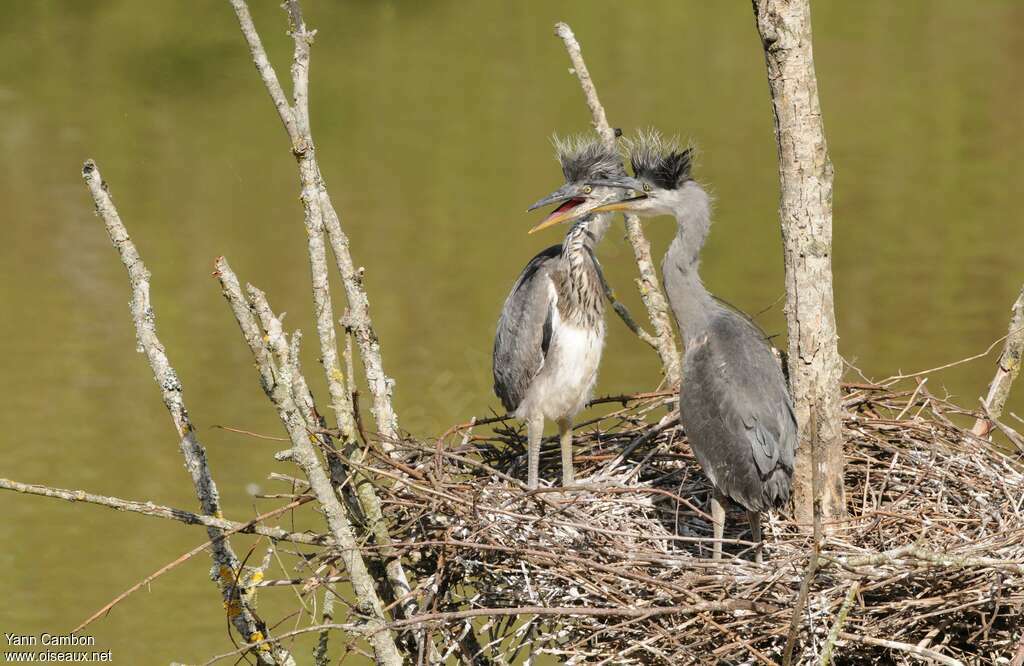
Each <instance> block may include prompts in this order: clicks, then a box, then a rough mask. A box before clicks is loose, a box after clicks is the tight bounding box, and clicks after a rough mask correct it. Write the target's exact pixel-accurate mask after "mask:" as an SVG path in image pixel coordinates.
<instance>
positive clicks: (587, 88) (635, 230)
mask: <svg viewBox="0 0 1024 666" xmlns="http://www.w3.org/2000/svg"><path fill="white" fill-rule="evenodd" d="M555 34H556V35H558V36H559V37H560V38H561V39H562V41H563V42H564V43H565V49H566V51H568V52H569V60H570V61H572V67H573V71H574V72H575V73H576V77H577V78H578V79H579V82H580V86H581V87H582V88H583V94H584V96H585V97H586V99H587V107H589V109H590V115H591V117H592V119H593V123H594V129H596V130H597V133H598V134H599V135H600V136H601V139H602V140H603V141H604V143H605V145H607V146H608V147H609V148H611V149H614V148H615V130H613V129H612V128H611V126H610V125H609V124H608V117H607V116H606V115H605V112H604V107H603V106H602V105H601V101H600V99H598V96H597V89H596V88H595V87H594V82H593V80H592V79H591V78H590V72H589V71H588V70H587V65H586V63H585V62H584V61H583V53H582V51H581V50H580V44H579V42H578V41H576V36H575V35H574V34H573V32H572V28H570V27H569V26H568V24H566V23H557V24H555ZM626 238H627V239H629V244H630V245H631V246H632V247H633V257H634V258H635V259H636V265H637V268H638V269H639V270H640V277H639V278H638V279H637V287H638V288H639V289H640V298H641V299H642V300H643V302H644V306H646V308H647V315H648V317H650V320H651V325H652V326H653V327H654V334H653V336H651V335H650V334H646V333H645V332H644V334H643V335H641V332H637V335H638V336H639V337H640V339H641V340H643V341H644V342H647V343H648V344H651V345H652V346H653V347H654V348H655V350H656V351H657V352H658V356H659V357H660V358H661V365H662V368H663V369H664V371H665V380H666V382H667V383H668V385H669V386H676V385H678V384H679V379H680V377H679V348H678V347H677V346H676V338H675V333H674V332H673V331H672V319H671V317H669V310H668V301H666V300H665V294H664V292H663V291H662V289H661V281H660V280H659V279H658V273H657V271H656V270H655V269H654V261H652V259H651V244H650V243H649V242H648V241H647V237H646V236H644V231H643V227H641V225H640V218H638V217H637V216H636V215H626ZM615 311H616V312H619V309H618V308H616V309H615ZM619 316H622V314H621V312H620V313H619ZM624 321H625V319H624ZM626 325H627V326H629V322H628V321H626ZM630 329H633V327H632V326H630Z"/></svg>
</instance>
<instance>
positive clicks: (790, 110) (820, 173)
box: [754, 0, 846, 523]
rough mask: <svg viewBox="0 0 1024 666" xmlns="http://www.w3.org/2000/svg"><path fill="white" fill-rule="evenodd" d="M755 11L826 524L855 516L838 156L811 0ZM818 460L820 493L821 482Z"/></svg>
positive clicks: (798, 392) (803, 482)
mask: <svg viewBox="0 0 1024 666" xmlns="http://www.w3.org/2000/svg"><path fill="white" fill-rule="evenodd" d="M754 14H755V16H756V18H757V30H758V33H759V34H760V36H761V42H762V44H763V45H764V54H765V60H766V62H767V65H768V85H769V87H770V89H771V95H772V108H773V111H774V115H775V138H776V141H777V143H778V149H779V180H780V184H781V190H782V191H781V199H780V204H779V217H780V218H781V222H782V240H783V252H784V255H785V265H786V322H787V328H788V331H789V377H790V388H791V390H792V392H793V400H794V403H795V406H796V417H797V423H798V424H799V428H800V433H801V434H800V449H799V451H798V452H797V460H796V474H795V478H794V482H793V495H794V504H795V507H796V518H797V520H798V521H800V522H804V523H810V522H811V521H812V519H813V516H814V502H815V501H818V502H820V511H821V519H822V520H823V521H825V522H826V523H827V521H829V520H835V519H837V518H841V517H843V516H845V515H846V503H845V498H844V491H843V463H844V460H843V437H842V418H841V413H840V405H839V398H840V396H839V380H840V376H841V374H842V362H841V360H840V358H839V350H838V347H837V337H838V336H837V335H836V319H835V309H834V305H833V297H832V162H831V161H830V160H829V156H828V147H827V145H826V143H825V129H824V127H823V125H822V120H821V107H820V106H819V103H818V82H817V79H816V78H815V74H814V55H813V52H812V48H811V6H810V0H754ZM812 423H813V424H815V427H814V428H812V427H811V424H812ZM815 465H816V466H817V467H818V472H819V474H820V477H819V478H820V480H821V488H820V496H818V497H815V496H814V493H813V491H812V485H813V484H812V477H813V468H814V466H815Z"/></svg>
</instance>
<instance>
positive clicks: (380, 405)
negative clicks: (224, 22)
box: [230, 0, 398, 451]
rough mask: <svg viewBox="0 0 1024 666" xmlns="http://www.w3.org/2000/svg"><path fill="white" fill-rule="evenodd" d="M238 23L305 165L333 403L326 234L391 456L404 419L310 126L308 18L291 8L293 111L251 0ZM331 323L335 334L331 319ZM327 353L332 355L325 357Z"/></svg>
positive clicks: (239, 0)
mask: <svg viewBox="0 0 1024 666" xmlns="http://www.w3.org/2000/svg"><path fill="white" fill-rule="evenodd" d="M230 1H231V6H232V7H233V8H234V10H235V15H236V16H237V17H238V23H239V25H240V26H241V29H242V34H243V35H244V36H245V39H246V42H248V44H249V50H250V52H251V53H252V56H253V62H254V63H255V65H256V69H257V70H258V71H259V73H260V77H261V78H262V79H263V83H264V85H265V86H266V88H267V91H268V92H269V93H270V97H271V99H272V100H273V101H274V106H275V107H276V108H277V111H278V114H279V115H280V116H281V121H282V123H283V124H284V126H285V130H286V131H287V133H288V137H289V139H290V140H291V144H292V153H293V154H294V155H295V158H296V160H297V161H298V165H299V180H300V182H301V187H302V204H303V208H304V210H305V219H306V228H307V231H308V232H309V233H310V247H309V251H310V264H311V268H312V273H313V289H314V304H315V306H316V315H317V330H318V332H319V333H320V337H321V354H322V355H323V358H322V360H323V363H324V369H325V371H326V372H327V373H328V382H329V387H330V391H331V400H332V403H334V404H337V405H339V406H340V405H342V400H343V398H342V396H341V393H343V392H344V391H343V386H344V382H343V381H341V369H340V367H338V364H337V347H336V343H335V341H334V338H335V335H334V328H333V325H334V322H333V315H332V314H331V309H330V298H329V295H328V294H327V281H326V276H327V273H326V253H325V251H324V247H323V238H324V232H325V231H326V234H327V238H328V239H329V241H330V243H331V249H332V252H333V254H334V258H335V262H336V264H337V267H338V271H339V273H341V278H342V283H343V285H344V287H345V293H346V296H347V298H348V309H349V316H348V319H347V320H346V321H345V322H344V324H345V326H346V327H350V328H352V330H353V331H354V333H355V338H356V343H357V344H358V345H359V355H360V357H361V358H362V361H363V366H364V370H365V372H366V381H367V385H368V386H369V388H370V394H371V396H372V398H373V405H372V408H371V410H372V412H373V415H374V418H375V420H376V423H377V430H378V432H379V433H380V435H381V447H382V448H383V449H384V450H385V451H390V450H391V442H392V441H394V440H395V439H396V438H397V437H398V418H397V416H396V415H395V411H394V408H393V406H392V404H391V395H392V391H393V381H392V380H391V379H390V378H389V377H387V375H385V374H384V364H383V361H382V358H381V352H380V343H379V341H378V339H377V334H376V332H375V331H374V328H373V324H372V322H371V320H370V314H369V299H368V298H367V296H366V291H365V289H364V288H363V283H362V280H363V275H362V270H361V269H359V270H357V269H356V268H355V264H354V262H353V261H352V256H351V254H350V252H349V245H348V238H347V237H346V236H345V234H344V232H343V231H342V229H341V223H340V220H339V217H338V214H337V211H336V210H335V208H334V205H333V204H332V202H331V199H330V195H329V194H328V193H327V186H326V184H325V183H324V179H323V176H322V175H321V173H320V167H319V165H318V164H317V160H316V150H315V147H314V144H313V136H312V131H311V129H310V126H309V47H310V44H311V43H312V39H313V35H314V32H312V31H310V30H308V29H307V27H306V24H305V21H304V20H303V19H302V13H301V11H300V9H299V5H298V3H297V2H296V1H295V0H289V2H288V3H287V8H288V15H289V21H290V23H291V35H292V38H293V39H294V42H295V48H294V52H293V62H292V69H291V72H292V86H293V98H294V106H290V105H289V104H288V102H287V97H286V95H285V93H284V90H283V89H282V88H281V83H280V81H279V80H278V78H277V75H276V73H275V72H274V68H273V66H272V65H271V64H270V61H269V59H268V58H267V54H266V51H265V50H264V48H263V44H262V41H261V40H260V37H259V33H257V31H256V28H255V26H254V24H253V21H252V16H251V15H250V14H249V9H248V6H247V5H246V3H245V0H230ZM328 318H331V319H330V332H329V333H328V331H327V321H326V320H327V319H328ZM325 350H326V351H325ZM351 425H352V424H351V422H350V421H348V420H347V417H346V420H345V422H344V423H342V422H341V417H339V427H340V428H341V429H342V431H343V432H347V433H351V432H354V430H352V429H351Z"/></svg>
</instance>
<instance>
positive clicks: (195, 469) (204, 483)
mask: <svg viewBox="0 0 1024 666" xmlns="http://www.w3.org/2000/svg"><path fill="white" fill-rule="evenodd" d="M82 177H83V178H84V179H85V182H86V184H87V185H88V186H89V191H90V193H91V194H92V199H93V202H94V203H95V204H96V212H97V213H98V214H99V216H100V217H101V218H102V219H103V223H104V224H105V225H106V228H107V233H108V234H109V235H110V240H111V242H112V243H113V245H114V247H115V248H116V249H117V252H118V254H119V255H120V256H121V263H123V264H124V267H125V268H126V269H127V271H128V281H129V283H130V284H131V290H132V298H131V313H132V320H133V321H134V322H135V335H136V339H137V340H138V348H139V350H140V351H142V352H143V353H144V354H145V355H146V359H147V360H148V361H149V366H150V368H152V370H153V378H154V379H155V380H156V383H157V385H158V386H159V387H160V392H161V396H162V397H163V401H164V405H165V406H166V407H167V411H168V412H169V413H170V415H171V420H172V421H173V422H174V427H175V429H176V430H177V431H178V437H179V438H180V442H179V447H180V449H181V453H182V456H184V458H185V468H186V469H187V470H188V472H189V474H190V475H191V477H192V485H193V487H194V488H195V492H196V496H197V497H198V498H199V502H200V504H201V506H202V508H203V513H205V514H206V515H208V516H218V517H219V516H220V515H221V511H220V498H219V496H218V494H217V486H216V484H214V482H213V477H212V476H211V475H210V468H209V466H208V465H207V462H206V450H205V449H204V448H203V446H202V444H200V443H199V439H198V438H197V437H196V434H195V429H194V428H193V427H192V421H191V420H190V419H189V415H188V410H187V409H186V408H185V400H184V398H183V396H182V386H181V382H180V381H179V380H178V375H177V373H175V371H174V368H173V367H171V364H170V361H169V360H168V358H167V354H166V353H165V351H164V346H163V344H162V343H161V342H160V339H159V338H158V337H157V334H156V314H155V313H154V311H153V307H152V305H151V304H150V300H149V277H150V274H149V270H148V269H147V268H146V266H145V264H143V263H142V257H141V256H139V253H138V250H136V249H135V244H134V243H132V241H131V238H130V237H129V236H128V230H127V229H125V227H124V224H123V223H122V222H121V216H120V215H118V212H117V208H115V206H114V201H113V199H111V197H110V193H109V191H108V190H107V184H106V183H105V182H104V181H103V177H102V176H101V175H100V171H99V168H98V167H97V166H96V163H95V162H93V161H92V160H88V161H86V163H85V165H84V166H83V167H82ZM207 533H208V534H209V535H210V540H211V542H212V543H213V548H212V550H211V555H212V557H213V561H214V564H215V566H216V568H217V572H218V576H217V582H218V585H219V586H220V589H221V596H222V597H223V600H224V603H225V607H226V608H227V609H228V615H229V618H230V620H231V623H232V624H233V625H234V627H235V629H236V630H237V631H238V632H239V633H240V634H241V635H242V636H243V637H244V638H245V640H247V641H253V640H257V639H254V638H253V637H254V636H259V637H261V638H262V637H264V636H266V635H267V630H266V626H265V625H264V624H263V622H262V621H261V620H259V618H258V617H256V615H255V614H254V613H253V611H252V608H251V607H250V606H249V602H248V601H247V600H245V599H241V598H239V595H238V592H237V590H236V589H235V586H234V580H235V579H236V578H237V575H238V569H239V562H238V558H237V557H236V556H235V553H234V551H233V550H232V549H231V545H230V543H228V540H227V539H225V538H222V537H223V534H222V531H221V529H220V528H218V527H212V526H211V527H208V528H207ZM257 656H258V657H259V660H260V663H265V664H292V663H294V662H293V661H292V658H291V655H290V654H289V653H288V652H287V651H286V650H283V649H280V650H277V651H274V652H271V651H270V650H260V651H259V652H258V655H257Z"/></svg>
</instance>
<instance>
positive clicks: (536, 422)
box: [526, 414, 544, 490]
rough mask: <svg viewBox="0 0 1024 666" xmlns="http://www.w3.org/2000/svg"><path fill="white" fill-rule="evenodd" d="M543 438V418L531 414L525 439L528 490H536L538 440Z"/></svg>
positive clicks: (538, 457)
mask: <svg viewBox="0 0 1024 666" xmlns="http://www.w3.org/2000/svg"><path fill="white" fill-rule="evenodd" d="M543 437H544V417H543V416H541V415H540V414H531V415H530V417H529V420H528V421H527V422H526V438H527V453H526V460H527V480H526V485H527V487H529V489H530V490H536V489H537V486H538V484H539V478H540V440H541V439H542V438H543Z"/></svg>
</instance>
